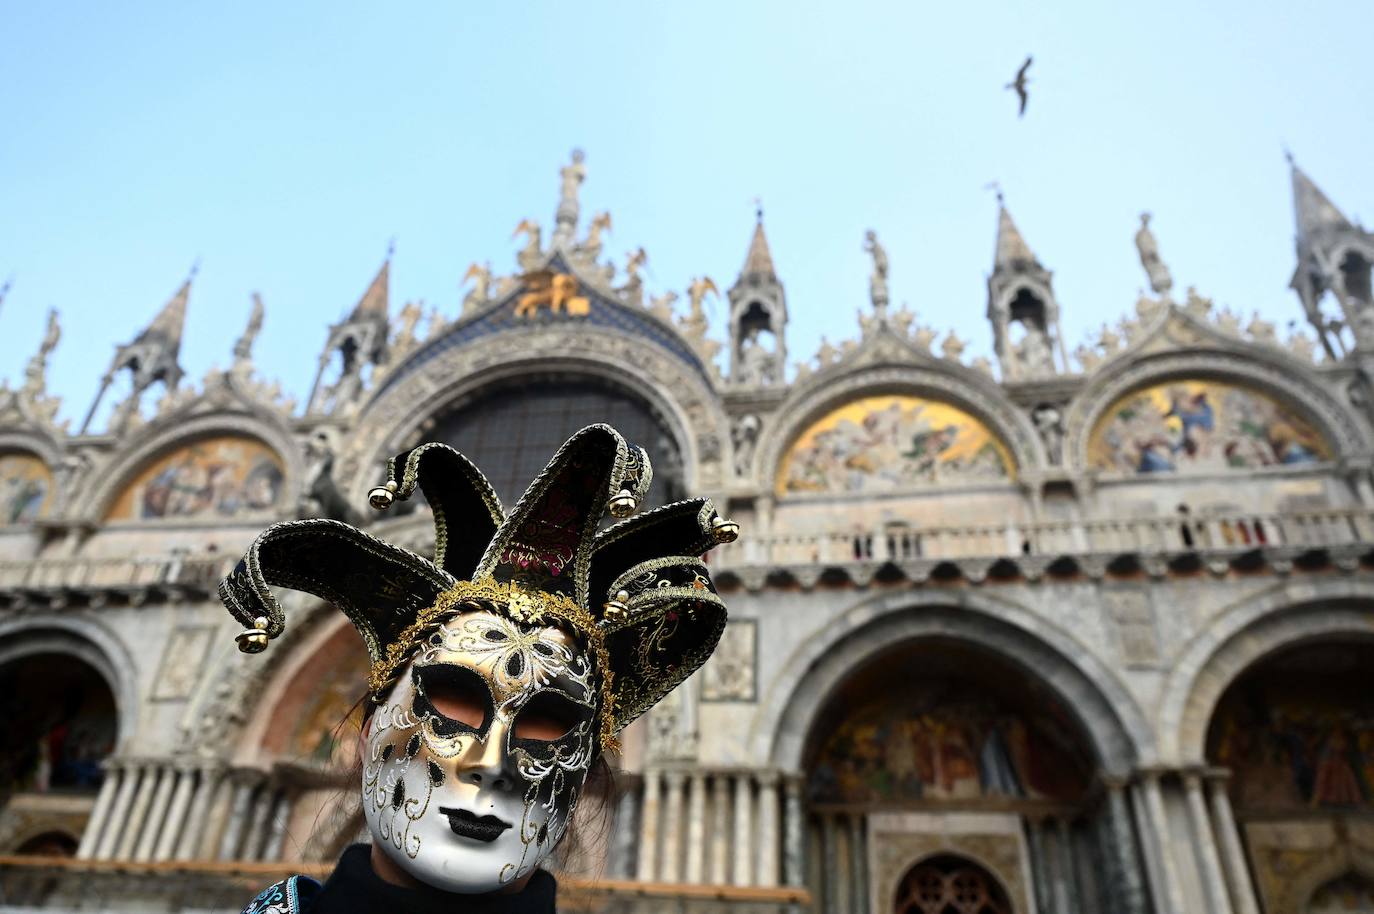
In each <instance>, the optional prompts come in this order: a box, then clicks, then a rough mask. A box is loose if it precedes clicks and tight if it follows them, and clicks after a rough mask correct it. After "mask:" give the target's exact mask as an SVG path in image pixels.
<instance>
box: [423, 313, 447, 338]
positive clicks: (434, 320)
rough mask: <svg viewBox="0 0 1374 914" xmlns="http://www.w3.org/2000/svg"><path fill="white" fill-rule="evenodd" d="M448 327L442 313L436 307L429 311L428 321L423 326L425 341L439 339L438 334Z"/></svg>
mask: <svg viewBox="0 0 1374 914" xmlns="http://www.w3.org/2000/svg"><path fill="white" fill-rule="evenodd" d="M447 326H448V320H447V319H445V318H444V312H442V311H440V310H439V309H438V308H437V307H434V308H431V309H429V321H428V323H427V325H426V326H425V341H426V342H428V341H429V340H434V339H438V338H439V334H441V333H443V332H444V328H445V327H447Z"/></svg>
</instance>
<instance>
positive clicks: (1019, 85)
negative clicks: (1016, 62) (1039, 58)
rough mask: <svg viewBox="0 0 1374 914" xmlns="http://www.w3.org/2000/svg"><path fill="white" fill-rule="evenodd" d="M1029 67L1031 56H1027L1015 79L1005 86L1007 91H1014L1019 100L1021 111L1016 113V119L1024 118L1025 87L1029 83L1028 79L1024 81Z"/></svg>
mask: <svg viewBox="0 0 1374 914" xmlns="http://www.w3.org/2000/svg"><path fill="white" fill-rule="evenodd" d="M1030 65H1031V56H1030V55H1029V54H1027V55H1026V62H1025V63H1023V64H1021V69H1019V70H1017V71H1016V79H1014V80H1012V81H1011V82H1009V83H1007V86H1006V87H1007V88H1008V89H1015V90H1016V94H1017V96H1018V97H1019V98H1020V99H1021V110H1020V111H1019V112H1018V113H1017V115H1016V116H1017V117H1025V116H1026V99H1027V98H1029V96H1028V95H1027V94H1026V85H1027V84H1028V83H1029V82H1030V80H1029V79H1026V71H1027V70H1029V69H1030Z"/></svg>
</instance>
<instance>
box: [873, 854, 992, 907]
mask: <svg viewBox="0 0 1374 914" xmlns="http://www.w3.org/2000/svg"><path fill="white" fill-rule="evenodd" d="M892 911H893V914H1011V902H1010V901H1008V900H1007V893H1006V892H1005V891H1003V890H1002V886H1001V885H1000V884H999V883H998V882H997V879H996V878H994V877H993V875H992V874H991V873H989V872H988V871H987V870H985V869H983V868H982V867H981V866H979V865H978V864H976V863H973V862H971V861H969V860H965V859H964V858H962V857H955V856H953V855H945V856H941V857H934V858H932V859H930V860H925V861H923V862H921V863H919V864H917V865H916V866H914V867H912V868H911V869H910V870H909V871H908V872H907V874H906V875H905V876H903V877H902V882H901V884H900V885H899V886H898V887H897V898H896V900H895V902H894V904H893V906H892Z"/></svg>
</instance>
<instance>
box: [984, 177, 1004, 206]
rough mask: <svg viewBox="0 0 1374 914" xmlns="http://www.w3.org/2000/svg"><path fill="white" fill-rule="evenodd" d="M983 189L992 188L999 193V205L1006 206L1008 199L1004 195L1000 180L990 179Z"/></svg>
mask: <svg viewBox="0 0 1374 914" xmlns="http://www.w3.org/2000/svg"><path fill="white" fill-rule="evenodd" d="M983 190H990V191H992V192H993V193H994V194H996V195H997V205H998V206H1006V203H1007V201H1006V199H1005V198H1004V197H1003V196H1002V185H1001V183H1000V182H998V181H989V182H988V183H986V184H984V185H983Z"/></svg>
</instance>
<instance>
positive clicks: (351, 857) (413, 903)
mask: <svg viewBox="0 0 1374 914" xmlns="http://www.w3.org/2000/svg"><path fill="white" fill-rule="evenodd" d="M557 891H558V883H557V881H556V880H555V879H554V878H553V876H551V875H550V874H549V873H547V872H545V871H544V870H536V871H535V873H534V876H533V877H532V878H531V879H530V881H529V885H527V886H525V889H524V891H522V892H517V893H514V894H509V895H501V894H489V895H457V894H454V893H452V892H441V891H439V890H438V889H433V888H430V887H428V886H420V887H418V888H413V889H411V888H404V887H402V886H399V885H392V884H391V883H389V882H385V881H383V880H382V878H381V877H379V876H378V875H377V874H376V873H375V872H373V869H372V846H371V845H368V844H354V845H353V846H352V847H350V848H348V850H346V851H344V853H343V856H342V857H340V858H339V865H338V866H336V867H335V868H334V872H333V874H332V875H331V876H330V877H329V881H327V882H326V883H325V884H324V887H323V888H321V889H320V892H319V894H318V895H317V896H316V897H315V900H314V901H313V902H312V903H311V904H310V905H309V906H308V908H307V914H553V912H554V897H555V895H556V894H557Z"/></svg>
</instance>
